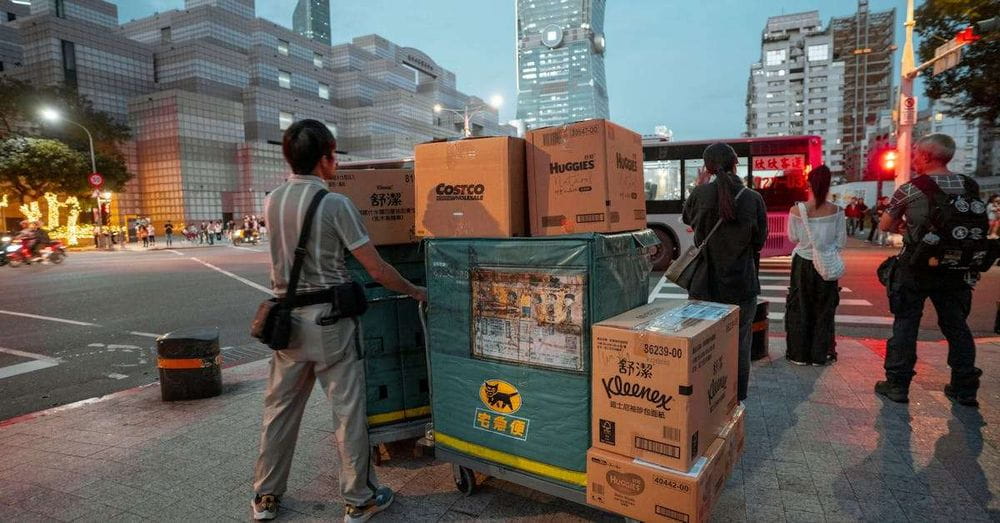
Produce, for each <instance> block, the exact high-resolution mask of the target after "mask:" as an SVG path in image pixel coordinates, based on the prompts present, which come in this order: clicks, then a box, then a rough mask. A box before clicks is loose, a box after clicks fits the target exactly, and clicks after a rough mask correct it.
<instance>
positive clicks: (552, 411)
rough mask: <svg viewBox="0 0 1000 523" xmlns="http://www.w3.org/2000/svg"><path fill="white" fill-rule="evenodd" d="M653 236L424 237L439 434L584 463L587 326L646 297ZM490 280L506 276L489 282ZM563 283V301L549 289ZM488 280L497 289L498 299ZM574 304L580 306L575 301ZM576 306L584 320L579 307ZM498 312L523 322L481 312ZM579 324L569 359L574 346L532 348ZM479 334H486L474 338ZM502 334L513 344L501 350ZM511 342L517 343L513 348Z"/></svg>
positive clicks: (575, 465) (537, 457)
mask: <svg viewBox="0 0 1000 523" xmlns="http://www.w3.org/2000/svg"><path fill="white" fill-rule="evenodd" d="M656 244H657V240H656V237H655V235H654V234H653V232H652V231H649V230H646V231H640V232H634V233H622V234H610V235H601V234H576V235H567V236H553V237H540V238H517V239H460V238H449V239H432V240H428V241H427V247H426V249H427V256H426V258H427V283H428V293H429V312H428V331H429V344H430V345H429V350H430V356H431V358H430V359H431V388H432V413H433V419H434V429H435V431H437V432H438V433H441V434H444V435H446V436H448V437H450V438H455V439H457V440H460V441H462V442H467V443H471V444H474V445H478V446H480V447H486V448H488V449H491V450H495V451H500V452H503V453H506V454H510V455H514V456H517V457H521V458H527V459H529V460H532V461H535V462H539V463H542V464H547V465H551V466H554V467H558V468H560V469H565V470H569V471H575V472H583V471H585V453H586V451H587V448H588V447H589V446H590V325H591V324H592V323H594V322H598V321H601V320H604V319H607V318H609V317H611V316H614V315H617V314H620V313H622V312H625V311H627V310H630V309H632V308H635V307H637V306H639V305H642V304H644V303H646V301H647V297H648V289H649V284H648V277H649V272H650V269H651V266H650V262H649V252H650V249H651V248H652V247H653V246H655V245H656ZM520 274H530V276H528V277H521V276H517V275H520ZM511 275H515V276H511ZM581 276H582V277H581ZM484 278H486V279H487V280H489V279H490V278H493V280H489V281H487V280H484ZM518 278H521V281H518ZM484 281H487V283H486V284H485V285H486V287H485V289H486V290H484V287H483V286H484V283H483V282H484ZM490 281H500V282H501V284H500V285H499V286H490V284H489V282H490ZM505 282H506V283H505ZM553 282H556V283H553ZM581 282H582V286H581ZM504 285H507V286H504ZM558 285H563V289H564V290H562V291H561V293H560V294H558V296H556V297H557V298H558V301H555V300H552V299H551V298H552V294H556V293H557V292H556V291H551V289H553V288H556V286H558ZM489 289H493V290H494V292H493V294H494V295H496V297H490V294H489V292H487V290H489ZM498 289H499V290H498ZM565 289H570V290H565ZM574 289H575V290H574ZM580 290H582V291H583V292H582V293H579V292H578V291H580ZM550 291H551V292H550ZM519 293H520V295H518V294H519ZM578 293H579V294H582V296H577V295H576V294H578ZM568 294H572V296H567V295H568ZM581 297H583V300H582V301H581ZM484 302H485V304H484ZM574 303H580V304H581V306H579V308H578V309H574V308H573V307H574V305H573V304H574ZM498 311H499V312H498ZM578 313H582V316H583V317H582V321H581V318H579V317H578V316H574V314H578ZM497 314H500V315H503V314H508V315H509V316H513V317H514V318H520V319H514V320H507V319H503V320H500V321H497V320H494V319H491V318H485V319H484V317H485V316H489V315H497ZM474 317H477V318H479V319H474ZM512 325H518V326H514V327H513V328H512ZM581 327H582V329H581ZM514 331H517V332H516V333H515V332H514ZM567 333H568V334H567ZM574 333H578V334H579V336H578V338H579V342H580V346H579V349H578V355H577V356H572V357H571V356H569V355H570V354H571V353H573V352H574V351H573V350H569V351H562V352H560V350H559V349H558V348H557V349H555V350H553V349H549V348H542V349H539V351H538V352H537V353H536V352H535V349H534V347H535V345H531V343H532V342H531V341H530V340H531V339H545V340H547V339H549V338H550V337H551V336H550V335H555V336H556V338H559V339H564V338H566V339H568V338H572V337H573V334H574ZM475 336H479V338H478V339H480V342H474V340H475V339H476V338H474V337H475ZM560 337H561V338H560ZM515 338H516V339H517V340H521V341H523V340H526V339H528V340H529V341H528V342H527V345H523V344H521V341H518V342H513V341H511V340H513V339H515ZM504 339H506V340H507V345H506V349H498V348H497V347H498V346H502V345H504V343H505V342H504ZM482 340H486V341H482ZM477 345H479V347H477ZM512 345H513V346H515V347H516V348H515V349H513V350H515V351H520V352H517V353H516V355H515V356H512V355H514V354H515V353H514V352H512V351H511V346H512ZM526 346H527V347H528V350H524V347H526ZM571 348H572V347H571ZM511 357H513V358H514V359H513V360H512V359H504V358H511ZM498 418H499V419H500V421H498ZM438 444H442V441H441V440H439V441H438ZM445 445H446V446H447V443H445ZM455 450H459V451H461V450H463V449H461V448H456V449H455Z"/></svg>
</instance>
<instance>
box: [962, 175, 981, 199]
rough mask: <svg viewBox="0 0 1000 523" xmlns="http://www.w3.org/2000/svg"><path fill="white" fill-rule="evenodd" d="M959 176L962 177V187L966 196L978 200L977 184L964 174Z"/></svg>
mask: <svg viewBox="0 0 1000 523" xmlns="http://www.w3.org/2000/svg"><path fill="white" fill-rule="evenodd" d="M959 176H961V177H962V185H963V186H964V187H965V194H966V196H970V197H972V198H979V183H977V182H976V181H975V180H973V179H972V177H971V176H966V175H964V174H960V175H959Z"/></svg>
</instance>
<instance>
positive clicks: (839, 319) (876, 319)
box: [767, 312, 895, 325]
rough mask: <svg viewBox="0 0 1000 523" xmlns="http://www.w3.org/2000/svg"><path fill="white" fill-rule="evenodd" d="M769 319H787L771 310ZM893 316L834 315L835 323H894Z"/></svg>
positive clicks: (768, 315)
mask: <svg viewBox="0 0 1000 523" xmlns="http://www.w3.org/2000/svg"><path fill="white" fill-rule="evenodd" d="M767 319H769V320H775V321H785V313H783V312H769V313H768V314H767ZM894 319H895V318H893V317H892V316H855V315H853V314H838V315H836V316H834V317H833V321H834V323H850V324H858V325H892V322H893V320H894Z"/></svg>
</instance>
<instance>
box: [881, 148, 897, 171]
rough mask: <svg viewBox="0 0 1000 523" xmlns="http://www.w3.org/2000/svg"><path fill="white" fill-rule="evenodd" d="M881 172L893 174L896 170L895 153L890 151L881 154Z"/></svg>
mask: <svg viewBox="0 0 1000 523" xmlns="http://www.w3.org/2000/svg"><path fill="white" fill-rule="evenodd" d="M881 163H882V170H883V171H886V172H895V170H896V151H894V150H892V149H890V150H888V151H886V152H884V153H882V162H881Z"/></svg>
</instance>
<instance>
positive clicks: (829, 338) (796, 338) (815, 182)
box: [785, 165, 847, 366]
mask: <svg viewBox="0 0 1000 523" xmlns="http://www.w3.org/2000/svg"><path fill="white" fill-rule="evenodd" d="M809 187H810V189H811V191H810V195H809V201H807V202H804V204H796V205H795V206H793V207H792V208H791V210H790V211H789V212H788V214H789V216H788V238H789V239H791V240H792V241H793V242H795V243H796V247H795V251H794V253H793V255H792V276H791V283H790V284H789V287H788V299H787V300H786V310H785V331H786V334H787V337H786V342H787V352H786V354H785V357H786V358H787V359H788V361H790V362H792V363H795V364H797V365H809V364H812V365H816V366H821V365H826V364H827V362H830V361H834V360H836V359H837V355H836V352H835V339H834V323H833V322H834V315H835V314H836V312H837V306H838V305H839V304H840V286H839V284H838V281H836V280H834V281H827V280H824V279H823V277H822V276H820V274H819V272H817V270H816V268H815V266H814V265H813V257H814V256H815V255H816V254H815V250H814V245H813V242H815V247H817V248H819V249H821V250H822V249H830V248H831V247H833V248H834V249H835V250H836V251H838V253H839V251H840V250H842V249H843V248H844V245H845V244H846V242H847V234H846V232H845V231H846V229H847V228H846V225H845V218H844V211H843V210H842V209H841V208H840V207H838V206H837V205H835V204H833V203H830V202H828V201H826V196H827V193H828V192H829V190H830V169H829V168H828V167H827V166H825V165H821V166H819V167H817V168H816V169H814V170H813V171H812V172H811V173H809ZM800 205H804V208H805V211H806V216H802V213H801V212H800V209H801V208H802V207H801V206H800ZM806 227H808V230H807V229H806Z"/></svg>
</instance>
